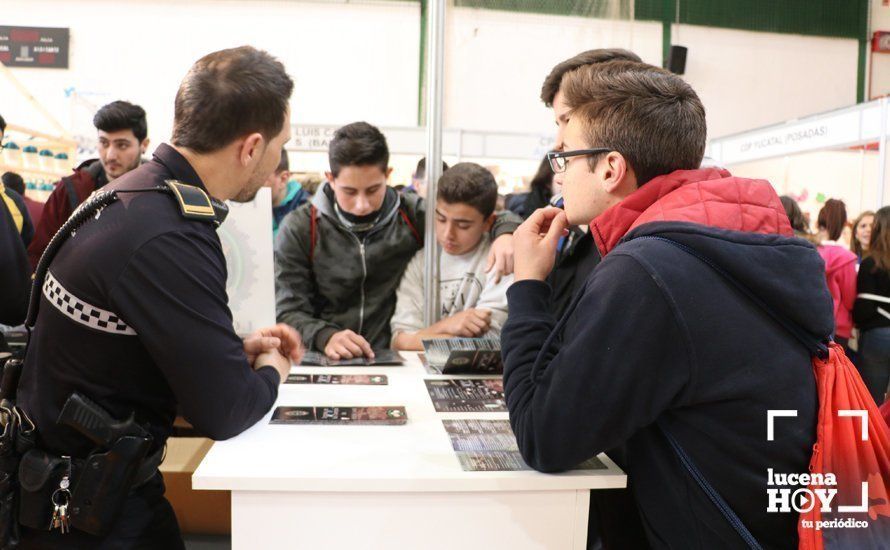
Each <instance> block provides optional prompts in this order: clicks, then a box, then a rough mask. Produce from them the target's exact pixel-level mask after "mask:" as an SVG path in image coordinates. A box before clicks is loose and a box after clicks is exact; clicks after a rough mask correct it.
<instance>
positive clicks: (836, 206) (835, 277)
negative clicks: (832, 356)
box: [813, 199, 856, 358]
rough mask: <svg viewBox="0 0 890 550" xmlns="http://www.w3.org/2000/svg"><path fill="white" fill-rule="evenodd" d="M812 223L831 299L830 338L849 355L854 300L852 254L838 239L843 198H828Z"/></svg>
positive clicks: (842, 220) (843, 220)
mask: <svg viewBox="0 0 890 550" xmlns="http://www.w3.org/2000/svg"><path fill="white" fill-rule="evenodd" d="M816 223H817V225H818V228H819V231H818V233H816V236H815V237H814V239H813V242H814V244H815V245H816V249H817V250H818V251H819V255H820V256H822V260H823V261H824V262H825V280H826V282H827V283H828V290H829V292H831V297H832V299H833V300H834V340H835V341H836V342H837V343H838V344H841V345H842V346H844V350H845V351H846V352H847V356H849V357H851V358H852V357H853V353H851V350H850V348H849V345H848V344H849V341H850V336H851V335H852V332H853V314H852V310H853V304H854V303H855V302H856V255H855V254H853V253H852V252H850V251H849V250H847V248H846V247H845V246H843V245H841V244H840V243H839V242H838V239H839V238H840V236H841V233H842V232H843V230H844V226H845V225H846V223H847V207H846V206H844V203H843V201H839V200H837V199H828V200H827V201H825V206H823V207H822V210H819V217H818V218H817V221H816Z"/></svg>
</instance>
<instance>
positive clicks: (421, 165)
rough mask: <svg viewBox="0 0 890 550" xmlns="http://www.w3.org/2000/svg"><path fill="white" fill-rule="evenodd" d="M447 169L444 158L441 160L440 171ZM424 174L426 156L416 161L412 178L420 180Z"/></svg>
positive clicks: (443, 171)
mask: <svg viewBox="0 0 890 550" xmlns="http://www.w3.org/2000/svg"><path fill="white" fill-rule="evenodd" d="M446 170H448V163H447V162H445V161H444V160H443V161H442V173H443V174H444V173H445V171H446ZM424 176H426V157H423V158H422V159H420V160H418V161H417V168H415V169H414V179H416V180H422V179H423V178H424Z"/></svg>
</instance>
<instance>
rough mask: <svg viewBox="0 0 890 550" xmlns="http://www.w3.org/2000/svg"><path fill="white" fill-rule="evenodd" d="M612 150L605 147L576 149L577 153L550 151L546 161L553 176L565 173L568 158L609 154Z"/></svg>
mask: <svg viewBox="0 0 890 550" xmlns="http://www.w3.org/2000/svg"><path fill="white" fill-rule="evenodd" d="M611 151H612V149H607V148H605V147H597V148H595V149H578V150H577V151H550V152H549V153H547V160H549V161H550V169H551V170H553V173H554V174H561V173H563V172H565V171H566V167H567V166H568V164H569V161H568V160H567V159H568V158H569V157H581V156H586V155H599V154H600V153H609V152H611Z"/></svg>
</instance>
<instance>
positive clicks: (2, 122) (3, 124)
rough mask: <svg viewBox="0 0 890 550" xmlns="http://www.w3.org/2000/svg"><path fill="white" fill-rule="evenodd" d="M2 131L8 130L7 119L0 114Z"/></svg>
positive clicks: (0, 128)
mask: <svg viewBox="0 0 890 550" xmlns="http://www.w3.org/2000/svg"><path fill="white" fill-rule="evenodd" d="M0 132H6V120H5V119H4V118H3V117H2V116H0Z"/></svg>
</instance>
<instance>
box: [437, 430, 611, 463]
mask: <svg viewBox="0 0 890 550" xmlns="http://www.w3.org/2000/svg"><path fill="white" fill-rule="evenodd" d="M442 425H443V426H445V431H446V432H448V436H449V438H450V439H451V446H452V448H453V449H454V452H455V454H456V455H457V458H458V460H459V461H460V465H461V468H463V469H464V471H467V472H491V471H519V470H531V469H532V468H531V467H529V466H528V465H527V464H526V463H525V461H524V460H522V455H521V454H520V453H519V447H518V446H517V444H516V437H515V436H514V435H513V430H512V429H511V428H510V421H509V420H443V421H442ZM574 469H575V470H605V469H606V465H605V464H603V463H602V462H601V461H600V460H599V459H598V458H596V457H592V458H590V459H588V460H586V461H584V462H582V463H581V464H579V465H578V466H576V467H575V468H574Z"/></svg>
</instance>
